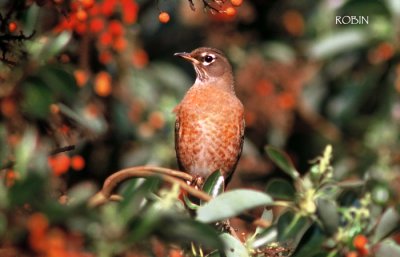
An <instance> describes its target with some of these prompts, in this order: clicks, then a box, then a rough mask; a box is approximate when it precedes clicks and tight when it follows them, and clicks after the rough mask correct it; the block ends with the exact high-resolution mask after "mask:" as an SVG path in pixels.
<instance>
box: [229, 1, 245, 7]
mask: <svg viewBox="0 0 400 257" xmlns="http://www.w3.org/2000/svg"><path fill="white" fill-rule="evenodd" d="M231 4H232V5H233V6H241V5H242V4H243V0H231Z"/></svg>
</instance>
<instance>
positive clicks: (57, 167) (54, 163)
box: [48, 154, 71, 176]
mask: <svg viewBox="0 0 400 257" xmlns="http://www.w3.org/2000/svg"><path fill="white" fill-rule="evenodd" d="M48 163H49V166H50V168H51V169H52V170H53V172H54V175H56V176H60V175H62V174H64V173H65V172H67V171H68V169H69V165H70V163H71V160H70V158H69V156H68V155H66V154H59V155H56V156H50V157H49V158H48Z"/></svg>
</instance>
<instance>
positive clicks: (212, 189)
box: [201, 170, 225, 204]
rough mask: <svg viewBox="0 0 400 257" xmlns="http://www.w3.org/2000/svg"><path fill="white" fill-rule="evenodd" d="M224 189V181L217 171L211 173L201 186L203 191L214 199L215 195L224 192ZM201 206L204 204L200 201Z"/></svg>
mask: <svg viewBox="0 0 400 257" xmlns="http://www.w3.org/2000/svg"><path fill="white" fill-rule="evenodd" d="M224 189H225V179H224V176H223V175H222V174H221V171H219V170H217V171H215V172H213V173H212V174H211V175H210V176H209V177H208V178H207V180H206V181H205V182H204V185H203V191H204V192H206V193H207V194H209V195H210V196H212V197H216V196H217V195H219V194H221V193H222V192H224ZM201 204H204V201H201Z"/></svg>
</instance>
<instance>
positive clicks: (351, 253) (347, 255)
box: [346, 251, 359, 257]
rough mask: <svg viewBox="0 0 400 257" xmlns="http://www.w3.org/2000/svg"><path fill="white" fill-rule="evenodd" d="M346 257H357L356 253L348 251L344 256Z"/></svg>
mask: <svg viewBox="0 0 400 257" xmlns="http://www.w3.org/2000/svg"><path fill="white" fill-rule="evenodd" d="M346 257H359V256H358V254H357V252H355V251H350V252H348V253H347V254H346Z"/></svg>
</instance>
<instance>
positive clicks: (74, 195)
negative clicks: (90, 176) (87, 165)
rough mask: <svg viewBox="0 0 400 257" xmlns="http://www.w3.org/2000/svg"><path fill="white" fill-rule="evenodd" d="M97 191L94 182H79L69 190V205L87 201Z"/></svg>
mask: <svg viewBox="0 0 400 257" xmlns="http://www.w3.org/2000/svg"><path fill="white" fill-rule="evenodd" d="M96 191H97V188H96V186H95V185H94V184H93V183H89V182H85V183H80V184H77V185H75V186H74V187H72V188H71V189H70V190H69V191H68V198H69V200H68V205H79V204H82V203H86V202H87V200H88V199H89V198H90V197H92V196H93V195H94V194H95V193H96Z"/></svg>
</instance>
